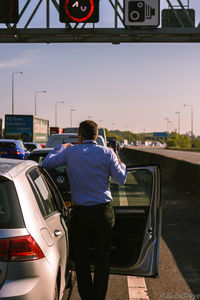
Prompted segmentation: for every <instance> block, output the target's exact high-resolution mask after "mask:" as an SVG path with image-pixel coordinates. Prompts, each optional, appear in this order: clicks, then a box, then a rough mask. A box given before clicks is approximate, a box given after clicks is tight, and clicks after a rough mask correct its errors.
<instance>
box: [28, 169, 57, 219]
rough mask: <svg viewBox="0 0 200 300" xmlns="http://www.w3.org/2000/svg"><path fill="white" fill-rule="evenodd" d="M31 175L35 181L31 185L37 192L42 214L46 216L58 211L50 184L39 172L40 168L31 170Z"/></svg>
mask: <svg viewBox="0 0 200 300" xmlns="http://www.w3.org/2000/svg"><path fill="white" fill-rule="evenodd" d="M29 176H30V178H31V180H32V182H33V185H31V187H32V190H33V192H34V194H35V197H36V200H37V202H38V206H39V208H40V211H41V213H42V215H43V216H44V217H45V216H49V215H51V214H52V213H54V212H55V211H57V207H56V204H55V200H54V199H53V196H52V194H51V191H50V189H49V186H48V185H47V183H46V181H45V180H44V177H43V176H42V174H41V173H40V172H39V170H38V169H33V170H31V171H30V172H29Z"/></svg>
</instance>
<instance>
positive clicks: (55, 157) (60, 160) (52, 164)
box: [42, 145, 66, 168]
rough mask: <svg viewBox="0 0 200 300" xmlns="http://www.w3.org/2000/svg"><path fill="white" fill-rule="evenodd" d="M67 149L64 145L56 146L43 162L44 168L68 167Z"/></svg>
mask: <svg viewBox="0 0 200 300" xmlns="http://www.w3.org/2000/svg"><path fill="white" fill-rule="evenodd" d="M64 150H65V148H64V147H63V146H62V145H58V146H56V147H55V148H54V149H53V150H51V151H50V152H49V153H48V155H47V156H46V157H45V159H44V160H43V162H42V167H44V168H56V167H59V166H62V165H66V157H65V156H66V155H65V151H64Z"/></svg>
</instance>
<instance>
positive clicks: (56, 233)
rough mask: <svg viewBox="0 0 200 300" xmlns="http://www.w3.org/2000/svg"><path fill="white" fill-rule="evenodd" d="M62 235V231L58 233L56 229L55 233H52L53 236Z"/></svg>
mask: <svg viewBox="0 0 200 300" xmlns="http://www.w3.org/2000/svg"><path fill="white" fill-rule="evenodd" d="M61 234H62V231H60V230H58V229H56V230H55V231H54V235H55V236H59V235H61Z"/></svg>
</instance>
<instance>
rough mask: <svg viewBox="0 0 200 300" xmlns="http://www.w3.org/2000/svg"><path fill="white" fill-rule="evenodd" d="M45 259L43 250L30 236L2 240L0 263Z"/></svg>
mask: <svg viewBox="0 0 200 300" xmlns="http://www.w3.org/2000/svg"><path fill="white" fill-rule="evenodd" d="M43 257H44V254H43V252H42V250H41V249H40V247H39V246H38V244H37V243H36V242H35V240H34V239H33V238H32V236H30V235H26V236H22V237H14V238H8V239H0V261H12V262H14V261H30V260H38V259H40V258H43Z"/></svg>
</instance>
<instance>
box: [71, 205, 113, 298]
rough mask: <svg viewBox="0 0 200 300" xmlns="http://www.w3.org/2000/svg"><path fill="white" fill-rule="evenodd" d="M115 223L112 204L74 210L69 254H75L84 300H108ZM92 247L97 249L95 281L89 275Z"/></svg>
mask: <svg viewBox="0 0 200 300" xmlns="http://www.w3.org/2000/svg"><path fill="white" fill-rule="evenodd" d="M114 223H115V216H114V210H113V208H112V206H111V204H110V203H107V204H105V205H97V206H75V207H74V208H73V211H72V216H71V220H70V227H69V228H70V242H71V247H70V253H72V254H73V255H72V257H73V259H74V262H75V266H76V275H77V283H78V291H79V294H80V296H81V299H82V300H104V299H105V297H106V292H107V286H108V279H109V269H110V247H111V239H112V231H113V227H114ZM91 246H92V247H93V248H94V253H93V254H94V257H93V260H94V267H95V269H94V278H93V280H92V276H91V272H90V262H91ZM71 251H72V252H71Z"/></svg>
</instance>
